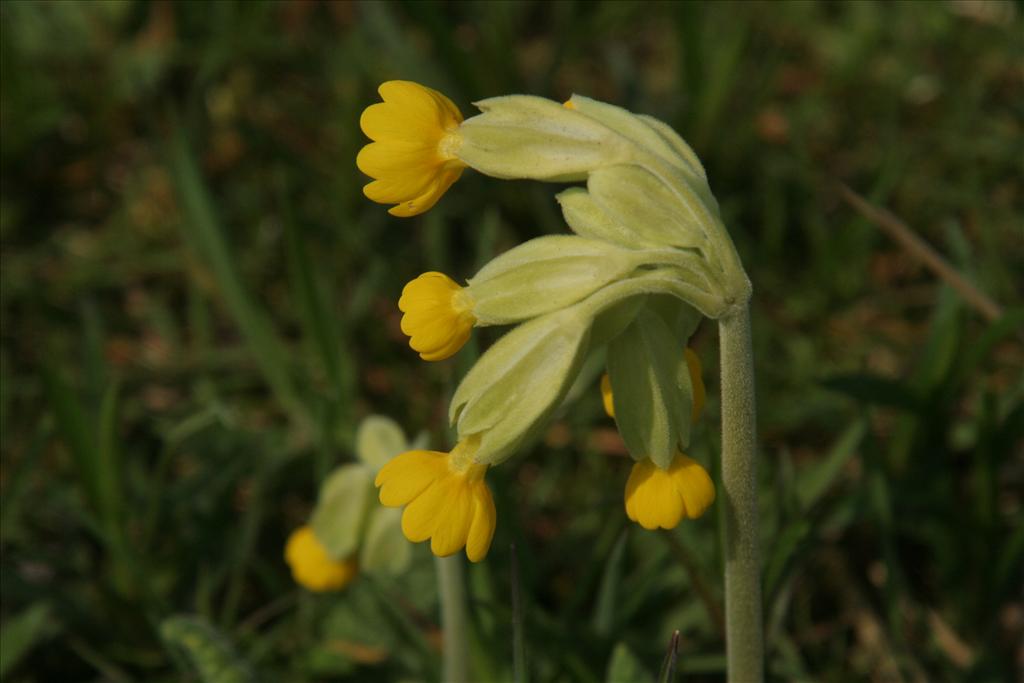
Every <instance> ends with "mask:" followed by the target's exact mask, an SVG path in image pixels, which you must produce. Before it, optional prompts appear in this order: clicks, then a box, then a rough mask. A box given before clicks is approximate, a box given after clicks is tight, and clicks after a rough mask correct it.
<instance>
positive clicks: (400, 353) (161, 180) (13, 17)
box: [0, 0, 1024, 683]
mask: <svg viewBox="0 0 1024 683" xmlns="http://www.w3.org/2000/svg"><path fill="white" fill-rule="evenodd" d="M0 30H2V40H0V65H2V66H0V76H2V78H0V133H2V146H0V183H2V192H0V254H2V268H0V285H2V287H0V322H2V328H0V373H2V382H0V428H2V456H3V466H2V472H0V511H2V519H0V550H2V560H0V563H2V565H0V568H2V574H0V598H2V607H0V646H2V647H0V676H3V680H5V681H7V680H11V681H67V682H69V683H70V682H74V681H92V680H111V681H131V680H146V681H175V680H182V678H183V677H185V679H186V680H197V681H198V680H228V679H227V678H224V676H223V675H228V676H232V677H234V680H249V679H250V678H251V677H256V676H258V677H259V679H260V680H268V681H269V680H273V681H289V680H294V681H312V680H323V681H326V680H345V681H358V680H366V681H377V680H436V679H437V678H438V675H439V657H438V642H439V641H438V630H437V629H438V625H437V620H438V617H437V604H436V597H435V593H434V584H433V563H432V562H431V560H430V558H429V555H428V553H427V551H426V550H425V548H423V547H418V548H416V552H415V553H414V558H415V559H414V563H413V564H414V566H413V569H412V570H411V571H410V573H409V575H408V576H405V577H403V578H402V579H401V580H389V581H387V582H381V581H374V580H371V579H369V578H367V577H365V576H363V577H359V578H358V579H357V580H356V581H355V582H354V583H353V584H352V585H351V586H350V587H349V589H348V590H347V591H346V592H344V593H341V594H330V595H326V596H313V595H309V594H305V593H303V592H302V591H300V590H299V589H297V588H296V587H295V585H294V584H293V582H292V581H291V577H290V576H289V574H288V570H287V567H286V566H285V564H284V562H283V558H282V553H283V546H284V541H285V538H286V537H287V535H288V533H289V532H290V531H291V530H292V529H293V528H294V527H296V526H297V525H299V524H301V523H303V522H304V521H305V520H306V518H307V516H308V514H309V511H310V509H311V506H312V505H313V503H314V502H315V498H316V491H317V485H318V483H319V481H320V478H321V477H322V476H323V475H324V474H326V473H327V472H328V471H329V470H330V469H331V468H332V467H334V466H335V465H337V464H338V463H340V462H343V461H346V460H348V459H351V458H352V445H353V443H352V442H353V439H354V433H355V425H356V424H357V422H358V420H359V419H360V418H361V417H363V416H365V415H366V414H368V413H371V412H373V413H383V414H386V415H390V416H392V417H394V418H395V419H397V420H398V421H399V422H401V423H402V424H403V425H404V426H405V428H406V431H407V432H408V433H410V434H415V433H416V432H418V431H420V430H421V429H425V430H429V431H430V432H431V435H432V444H433V445H434V446H435V447H445V446H448V445H450V444H448V443H447V442H446V441H445V437H446V434H445V423H444V417H445V413H446V405H445V402H446V400H447V398H448V397H450V395H451V391H452V389H453V387H454V384H455V382H456V381H457V379H458V378H459V377H460V376H461V375H462V374H464V373H465V371H466V369H467V368H468V367H469V364H470V362H471V360H472V358H473V357H475V354H476V353H477V352H478V350H480V349H483V348H486V346H487V345H488V344H489V343H491V342H492V341H493V340H494V339H495V338H496V334H495V333H494V332H493V331H484V332H483V333H482V334H478V335H476V337H475V338H474V341H473V342H471V343H470V344H469V345H468V346H467V348H466V349H464V350H463V351H462V352H461V353H460V354H459V356H458V357H457V358H456V359H453V360H452V361H448V362H444V363H438V364H426V363H423V362H421V361H420V360H419V359H418V357H417V356H416V354H414V353H413V352H411V351H410V350H409V349H408V348H407V346H406V344H405V340H404V338H403V337H402V335H401V334H400V332H399V329H398V319H399V315H398V312H397V310H396V307H395V302H396V300H397V298H398V295H399V292H400V291H401V287H402V285H403V284H404V283H405V282H406V281H408V280H409V279H411V278H412V277H415V276H416V275H418V274H419V273H421V272H424V271H428V270H442V271H446V272H448V273H449V274H451V275H452V276H453V277H455V278H456V279H465V278H466V277H469V276H471V275H472V274H473V272H474V271H475V269H476V268H478V267H479V266H480V265H482V264H483V263H485V262H486V261H487V260H488V259H489V258H491V257H492V256H493V255H495V254H497V253H499V252H501V251H503V250H505V249H507V248H509V247H511V246H513V245H515V244H517V243H519V242H521V241H523V240H525V239H528V238H530V237H534V236H537V235H541V234H547V233H555V232H560V231H564V230H565V228H564V226H563V225H562V221H561V217H560V215H559V212H558V208H557V205H556V203H555V201H554V199H553V196H554V193H555V191H557V189H558V188H556V187H552V186H541V185H539V184H536V183H528V182H499V181H495V180H492V179H489V178H484V177H481V176H479V175H477V174H474V173H466V174H465V176H464V178H463V179H462V180H460V181H459V182H458V183H457V184H456V185H455V186H454V187H453V188H452V190H451V191H450V192H449V193H448V194H447V195H446V196H445V197H444V198H443V199H442V200H441V202H440V203H439V204H438V205H437V207H435V208H434V209H433V210H432V211H431V212H429V213H428V214H426V215H424V216H422V217H420V218H416V219H411V220H399V219H395V218H392V217H390V216H388V215H387V213H386V211H385V207H382V206H378V205H375V204H373V203H372V202H370V201H368V200H366V199H365V198H364V197H363V196H362V193H361V190H360V188H361V185H362V184H363V183H364V182H365V179H364V178H362V177H361V176H360V175H359V174H358V172H357V170H356V169H355V161H354V160H355V155H356V153H357V152H358V150H359V148H360V147H361V146H362V145H363V144H364V143H365V140H364V138H363V136H362V134H361V133H360V132H359V127H358V120H359V114H360V112H361V111H362V109H363V108H364V107H365V106H366V105H368V104H370V103H372V102H374V101H375V100H376V94H375V88H376V86H377V84H378V83H379V82H381V81H383V80H386V79H390V78H407V79H412V80H419V81H421V82H424V83H426V84H428V85H430V86H433V87H435V88H438V89H440V90H442V91H444V92H446V93H447V94H448V95H450V96H451V97H452V99H453V100H454V101H455V102H456V103H457V104H458V105H459V106H460V108H461V109H462V111H463V113H465V114H467V115H470V114H471V113H472V111H473V109H472V106H471V104H470V103H471V102H472V101H474V100H478V99H482V98H484V97H488V96H493V95H500V94H506V93H510V92H528V93H533V94H537V95H543V96H547V97H552V98H557V99H564V98H567V97H568V96H569V95H570V94H571V93H572V92H573V91H575V92H579V93H581V94H585V95H589V96H593V97H596V98H600V99H604V100H608V101H611V102H615V103H617V104H621V105H624V106H626V107H628V108H630V109H633V110H635V111H641V112H645V113H649V114H652V115H655V116H657V117H659V118H662V119H664V120H665V121H667V122H669V123H670V124H671V125H673V126H674V127H676V128H677V129H678V130H679V131H680V132H681V133H682V135H683V136H684V137H686V138H687V139H688V140H689V141H690V142H691V143H692V144H693V145H694V148H695V149H696V151H697V153H698V154H699V155H700V156H701V158H702V160H703V161H704V163H705V165H706V167H707V170H708V175H709V177H710V179H711V184H712V187H713V189H714V190H715V192H716V193H717V196H718V199H719V201H720V202H721V205H722V211H723V215H724V217H725V219H726V224H727V226H728V227H729V229H730V230H731V232H732V234H733V236H734V239H735V240H736V243H737V246H738V248H739V250H740V252H741V254H742V255H743V257H744V261H745V263H746V264H747V267H748V269H749V271H750V274H751V279H752V280H753V282H754V287H755V301H754V336H755V344H756V352H757V370H758V381H759V385H758V394H759V418H760V419H759V423H760V434H761V444H762V460H761V479H762V489H761V493H762V498H761V510H762V513H763V522H764V524H763V556H764V581H765V600H766V610H765V612H766V618H767V621H768V624H767V636H768V644H767V656H768V671H769V672H770V674H771V675H772V677H773V678H774V679H777V680H897V679H903V680H929V681H932V680H934V681H979V682H981V681H995V680H1011V679H1012V678H1013V674H1014V668H1013V667H1014V662H1019V661H1020V657H1021V653H1020V643H1021V642H1022V623H1024V621H1022V617H1021V615H1022V613H1024V603H1022V596H1021V576H1022V572H1024V531H1022V529H1024V513H1022V505H1024V499H1022V491H1024V485H1022V484H1024V482H1022V478H1024V449H1022V445H1021V444H1022V441H1024V400H1022V399H1024V377H1022V372H1021V368H1022V367H1024V351H1022V343H1024V342H1022V337H1021V329H1022V328H1024V308H1022V305H1024V301H1022V299H1021V296H1022V293H1024V279H1022V273H1024V228H1022V227H1021V216H1022V215H1024V181H1022V166H1021V159H1022V158H1024V143H1022V140H1024V135H1022V134H1021V125H1020V121H1021V120H1022V119H1024V98H1022V96H1021V73H1020V66H1019V65H1020V63H1021V57H1022V55H1024V39H1022V36H1024V26H1022V20H1021V10H1020V5H1019V3H1018V4H1012V3H962V2H958V3H886V4H875V3H868V2H851V3H726V2H716V3H708V4H701V3H626V2H599V3H582V2H556V3H541V2H524V3H519V2H493V3H483V2H476V3H438V2H401V3H386V2H365V3H316V2H294V3H272V2H241V1H234V2H232V1H227V0H222V1H220V2H209V3H199V2H191V3H173V4H172V3H161V2H143V1H139V2H99V1H96V2H78V3H73V2H59V3H58V2H22V1H19V0H7V1H5V2H3V3H0ZM836 180H842V181H844V182H846V183H848V184H849V185H851V186H852V187H854V188H855V189H856V190H858V191H859V192H861V193H862V194H864V195H865V196H866V197H868V198H869V199H870V200H871V201H873V202H875V203H878V204H881V205H885V206H886V207H888V208H889V209H891V210H892V211H893V212H894V213H895V214H897V215H899V216H900V217H901V218H902V219H904V220H905V221H906V222H907V223H908V224H909V225H910V226H912V227H913V228H914V229H915V230H916V231H918V232H919V234H920V235H921V236H922V237H923V238H924V239H926V240H927V241H928V242H930V243H931V244H933V245H934V246H935V247H936V248H937V249H938V250H939V251H940V252H942V253H943V254H945V255H946V256H947V257H948V258H949V259H950V261H951V263H952V264H953V265H954V266H955V267H956V268H957V269H958V270H960V271H961V272H962V273H964V275H965V276H967V277H968V278H970V279H971V280H972V281H974V282H975V283H977V284H978V286H979V287H980V288H982V289H983V290H985V291H986V292H987V293H988V294H989V295H990V296H992V297H993V298H994V299H995V300H996V301H998V302H999V303H1001V304H1002V305H1003V306H1004V307H1005V308H1006V310H1007V313H1006V315H1005V316H1004V318H1003V319H1002V320H1000V321H997V322H994V323H987V322H985V321H984V319H983V318H982V317H980V316H979V315H978V314H976V313H975V312H973V311H971V310H969V309H968V308H966V307H965V305H964V304H963V302H961V301H960V300H958V299H957V297H956V296H955V295H954V294H953V293H952V292H951V291H948V290H947V289H946V288H944V287H943V286H942V285H941V283H939V282H937V281H936V280H935V278H934V277H933V276H932V275H931V274H930V273H929V272H927V271H926V270H924V269H922V268H921V267H919V266H918V265H917V264H916V263H915V262H914V261H913V259H912V258H911V257H909V256H908V255H907V254H906V253H904V252H902V251H901V250H900V249H899V248H898V247H896V246H895V245H894V244H893V243H891V242H890V241H889V240H888V238H886V237H885V236H884V235H883V234H882V233H880V232H879V231H878V230H877V229H876V228H875V227H874V226H872V225H870V224H869V223H867V222H866V221H865V220H864V219H862V218H860V217H859V216H858V215H857V214H856V213H855V212H853V211H852V210H850V209H849V208H848V207H846V206H845V205H844V204H843V203H842V202H841V200H840V199H839V195H838V194H837V193H836V192H835V181H836ZM713 330H714V326H713V325H711V324H708V323H706V322H705V323H704V324H703V325H702V327H701V329H700V330H699V331H698V333H697V336H696V338H695V346H696V349H697V351H698V352H699V354H700V356H701V358H702V360H703V362H704V365H705V380H706V382H707V384H708V398H709V401H708V406H707V409H706V410H705V416H704V418H703V419H702V420H701V421H700V422H699V423H698V424H697V425H695V427H694V431H693V434H692V436H691V439H690V443H691V450H690V453H689V454H690V455H691V456H692V457H694V458H696V459H698V460H700V461H701V462H703V463H705V464H706V465H708V467H709V469H711V470H712V471H714V470H715V468H716V467H717V450H718V440H719V437H718V435H717V433H716V431H717V422H718V421H717V417H716V414H715V413H716V409H717V380H716V367H717V364H716V362H715V361H716V352H715V348H716V341H715V333H714V331H713ZM600 371H601V365H600V363H594V364H592V365H588V366H587V367H586V368H585V371H584V372H589V373H590V374H589V376H590V377H591V378H592V382H591V385H590V386H583V387H580V389H579V391H578V394H579V398H578V400H577V401H576V402H575V403H574V404H573V405H572V406H571V407H570V408H568V409H567V410H564V411H561V412H560V413H559V414H558V420H557V422H556V425H555V426H554V427H553V428H552V429H551V430H550V431H548V432H547V433H546V434H545V435H543V438H542V439H540V440H539V441H538V443H537V444H536V445H535V446H533V447H531V448H530V449H529V450H528V451H527V452H524V453H523V454H522V455H521V456H520V457H517V458H515V459H513V460H511V461H509V462H508V463H506V464H505V465H503V466H501V467H499V468H497V469H495V470H493V471H492V472H491V473H490V474H489V475H488V480H489V482H490V484H491V487H492V490H493V491H494V493H495V498H496V501H497V505H498V532H497V536H496V538H495V542H494V546H493V548H492V551H491V554H490V556H489V557H488V559H487V561H486V562H485V563H483V564H480V565H474V566H472V567H470V568H469V571H468V582H469V586H468V592H469V594H470V596H471V600H472V605H471V607H472V610H471V612H472V627H473V628H472V637H473V642H472V643H471V644H470V650H471V652H472V655H473V666H474V670H475V671H476V674H477V677H478V678H479V679H480V680H483V681H492V680H512V678H513V669H514V667H513V662H514V661H515V662H516V667H515V668H517V669H518V671H517V672H516V673H517V674H518V676H517V678H518V679H519V680H524V681H525V680H529V681H534V682H536V681H556V680H572V681H584V682H586V681H593V682H595V683H596V682H598V681H606V680H607V681H613V680H617V679H619V678H629V679H631V680H650V679H651V678H652V676H653V674H654V673H655V672H657V671H659V667H660V665H661V662H662V661H663V660H664V659H665V652H666V644H667V643H668V642H669V638H670V636H671V634H672V632H673V630H676V629H678V630H679V631H680V632H681V637H680V640H679V648H678V659H677V661H676V672H677V678H678V679H680V680H687V681H698V680H709V681H717V680H721V678H722V671H723V668H724V661H725V660H724V656H723V655H724V651H723V642H722V637H721V630H720V624H719V622H718V618H719V617H718V616H717V615H719V614H720V607H721V604H720V603H721V596H722V586H721V563H722V556H723V552H722V549H721V547H720V544H719V540H718V526H719V524H720V522H721V519H720V516H721V515H720V507H719V506H715V507H714V508H713V509H712V510H711V511H709V513H708V514H707V515H706V516H705V517H704V518H702V519H700V520H697V521H695V522H694V521H686V522H684V523H683V524H682V525H681V526H680V527H679V529H677V530H676V531H675V532H674V533H673V534H672V536H671V537H667V536H665V535H659V534H653V533H649V532H644V531H643V530H641V529H639V528H638V527H636V526H635V525H632V524H629V523H628V522H627V520H626V519H625V514H624V511H623V509H622V492H623V488H624V485H625V480H626V476H627V474H628V469H629V467H628V465H629V463H628V459H627V458H624V457H621V456H622V455H623V453H624V451H623V450H622V447H621V443H620V442H619V441H618V440H617V437H615V436H613V435H612V434H611V429H612V423H611V421H610V420H608V419H606V418H605V417H604V415H603V412H602V410H601V406H600V398H599V395H598V391H597V378H598V376H599V373H600ZM572 394H573V395H574V396H575V395H576V394H577V390H576V389H574V390H573V392H572ZM513 542H514V543H515V544H516V547H517V549H518V550H517V553H516V554H517V557H518V562H517V567H518V571H517V573H516V585H517V586H518V588H519V595H520V598H521V600H520V605H519V608H520V609H519V610H517V618H516V624H517V627H521V633H522V636H523V642H522V643H521V646H520V645H519V644H517V645H516V646H515V647H514V645H513V607H512V600H511V595H510V593H511V591H510V586H511V585H512V581H511V577H510V565H511V561H510V560H511V553H510V550H509V547H510V544H511V543H513ZM182 614H187V615H189V616H187V617H181V616H177V615H182ZM516 630H517V631H519V630H520V629H519V628H517V629H516ZM222 674H223V675H222Z"/></svg>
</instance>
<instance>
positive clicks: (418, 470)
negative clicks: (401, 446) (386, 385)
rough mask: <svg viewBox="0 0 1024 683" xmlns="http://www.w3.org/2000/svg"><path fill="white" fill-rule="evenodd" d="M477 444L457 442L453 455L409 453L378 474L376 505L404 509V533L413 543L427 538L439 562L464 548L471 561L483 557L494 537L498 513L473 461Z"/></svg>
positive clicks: (484, 468) (481, 468)
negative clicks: (377, 498)
mask: <svg viewBox="0 0 1024 683" xmlns="http://www.w3.org/2000/svg"><path fill="white" fill-rule="evenodd" d="M474 450H475V444H474V443H472V442H471V441H464V442H460V443H459V444H458V445H457V446H456V447H455V448H454V449H452V452H451V453H450V454H449V453H441V452H438V451H408V452H406V453H402V454H401V455H399V456H398V457H396V458H394V459H392V460H391V461H390V462H388V463H387V464H386V465H384V467H382V468H381V470H380V472H379V473H378V474H377V479H376V482H375V483H376V485H377V486H378V487H379V488H380V502H381V504H383V505H385V506H387V507H401V506H403V505H404V506H405V511H404V512H403V513H402V533H404V534H405V537H406V538H408V539H409V540H410V541H412V542H413V543H419V542H421V541H425V540H427V539H428V538H429V539H430V550H431V552H433V553H434V554H435V555H437V556H439V557H444V556H447V555H452V554H454V553H457V552H458V551H459V550H461V549H462V548H463V547H465V549H466V556H467V557H468V558H469V560H470V561H471V562H479V561H480V560H482V559H483V558H484V556H485V555H487V551H488V549H490V547H491V539H492V538H493V537H494V526H495V523H496V513H495V508H494V499H493V498H492V497H491V491H490V489H488V488H487V484H486V483H485V482H484V474H486V472H487V465H481V464H477V463H475V462H473V459H472V453H473V451H474Z"/></svg>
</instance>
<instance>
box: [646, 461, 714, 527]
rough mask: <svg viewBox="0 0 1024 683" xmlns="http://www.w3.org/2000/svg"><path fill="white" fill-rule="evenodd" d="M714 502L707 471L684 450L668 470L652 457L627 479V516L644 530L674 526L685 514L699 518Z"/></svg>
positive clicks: (712, 489)
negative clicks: (685, 453) (653, 460)
mask: <svg viewBox="0 0 1024 683" xmlns="http://www.w3.org/2000/svg"><path fill="white" fill-rule="evenodd" d="M714 501H715V485H714V484H713V483H711V477H710V476H708V472H707V470H705V469H704V468H703V467H701V465H700V463H698V462H697V461H696V460H693V459H692V458H689V457H687V456H686V455H684V454H683V453H681V452H680V453H676V456H675V457H674V458H673V459H672V463H671V465H669V467H668V469H667V470H663V469H661V468H660V467H658V466H657V465H655V464H654V463H653V462H652V461H651V459H650V458H647V459H645V460H641V461H640V462H638V463H636V464H634V465H633V471H632V472H630V474H629V480H628V481H627V482H626V515H627V516H628V517H629V518H630V519H631V520H633V521H634V522H637V523H639V524H640V526H642V527H643V528H645V529H657V528H658V527H661V528H662V529H674V528H675V527H676V525H677V524H679V521H680V520H682V519H683V518H684V517H688V518H690V519H696V518H697V517H700V516H701V515H702V514H704V511H705V510H707V509H708V507H709V506H710V505H711V503H713V502H714Z"/></svg>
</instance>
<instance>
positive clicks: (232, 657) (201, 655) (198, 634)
mask: <svg viewBox="0 0 1024 683" xmlns="http://www.w3.org/2000/svg"><path fill="white" fill-rule="evenodd" d="M160 636H161V637H162V638H163V640H164V643H166V644H167V646H168V647H170V648H174V649H177V650H178V651H180V652H182V653H184V655H185V660H186V661H187V662H188V669H190V670H191V671H193V672H194V673H195V674H196V675H198V677H199V680H200V681H203V683H247V682H249V681H255V680H257V678H256V675H255V674H254V673H253V671H252V669H251V668H250V667H249V665H248V664H247V663H246V662H245V661H243V660H242V659H241V658H240V657H239V656H238V655H237V653H236V652H235V648H234V646H233V645H232V644H231V643H230V642H229V641H228V639H227V638H226V637H225V636H224V635H223V634H221V633H220V632H219V631H217V629H215V628H214V627H213V626H211V625H210V623H209V622H208V621H206V620H205V619H203V618H202V617H196V616H174V617H170V618H168V619H165V620H164V621H163V623H161V624H160Z"/></svg>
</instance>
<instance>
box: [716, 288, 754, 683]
mask: <svg viewBox="0 0 1024 683" xmlns="http://www.w3.org/2000/svg"><path fill="white" fill-rule="evenodd" d="M718 334H719V344H720V349H721V371H722V388H721V395H722V488H723V490H724V494H725V496H724V497H725V649H726V659H727V662H728V671H729V680H730V681H735V682H736V683H756V682H757V681H761V680H762V679H763V660H764V642H763V636H762V619H761V562H760V550H759V546H758V523H759V518H758V511H757V470H756V464H757V462H756V461H757V458H756V456H757V429H756V424H755V422H756V418H755V409H754V353H753V348H752V347H751V341H750V308H749V306H748V305H743V306H740V307H739V308H737V309H736V311H735V312H734V313H733V314H732V315H730V316H729V317H725V318H721V319H720V320H719V321H718Z"/></svg>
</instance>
